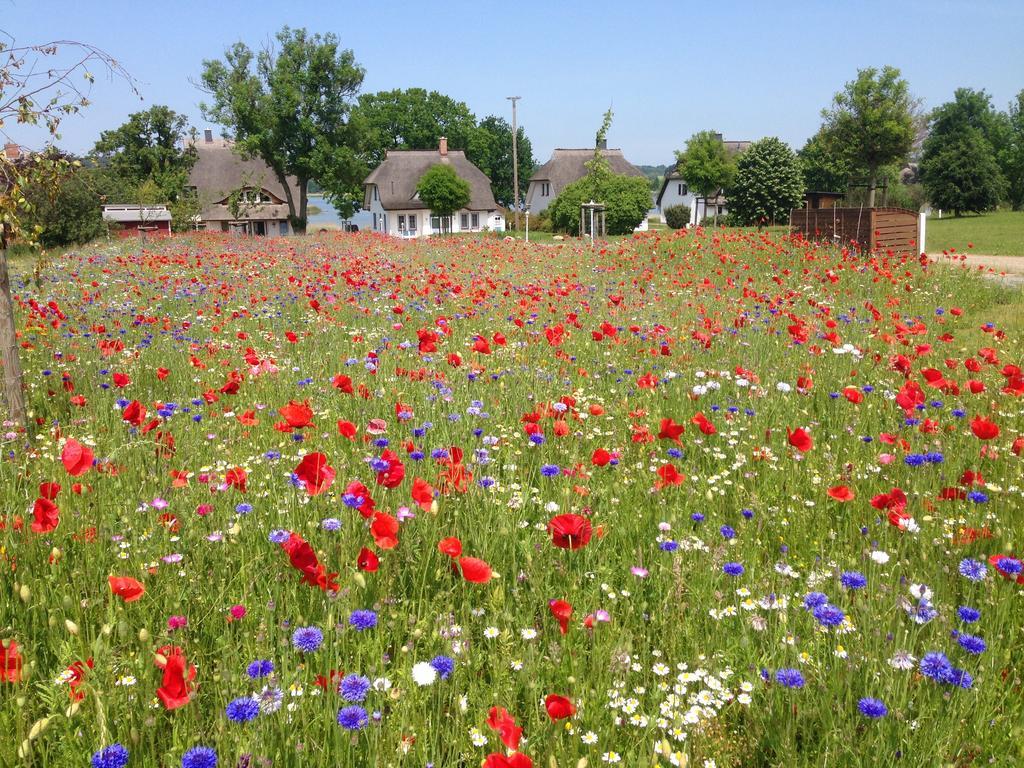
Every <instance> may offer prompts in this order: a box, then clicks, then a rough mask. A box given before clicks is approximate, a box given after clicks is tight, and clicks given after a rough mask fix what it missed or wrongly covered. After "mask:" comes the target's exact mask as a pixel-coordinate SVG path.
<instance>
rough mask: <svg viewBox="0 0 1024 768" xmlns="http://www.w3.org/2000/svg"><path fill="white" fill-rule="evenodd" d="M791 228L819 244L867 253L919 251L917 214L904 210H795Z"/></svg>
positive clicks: (790, 217) (790, 222) (791, 219)
mask: <svg viewBox="0 0 1024 768" xmlns="http://www.w3.org/2000/svg"><path fill="white" fill-rule="evenodd" d="M789 227H790V230H791V231H792V232H793V233H794V234H796V233H799V234H801V235H803V237H804V238H805V239H807V240H813V241H817V242H824V243H832V244H835V245H840V246H854V247H856V248H860V249H861V250H865V251H892V252H893V253H911V254H917V253H918V252H919V248H918V243H917V237H918V230H917V228H918V214H917V213H916V212H914V211H908V210H906V209H905V208H817V209H815V208H794V209H793V210H792V211H790V214H789Z"/></svg>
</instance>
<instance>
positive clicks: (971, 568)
mask: <svg viewBox="0 0 1024 768" xmlns="http://www.w3.org/2000/svg"><path fill="white" fill-rule="evenodd" d="M957 570H959V571H960V575H961V576H963V577H964V578H965V579H970V580H971V581H984V579H985V564H984V563H983V562H981V561H980V560H972V559H971V558H969V557H965V558H964V559H963V560H961V561H960V567H959V568H958V569H957Z"/></svg>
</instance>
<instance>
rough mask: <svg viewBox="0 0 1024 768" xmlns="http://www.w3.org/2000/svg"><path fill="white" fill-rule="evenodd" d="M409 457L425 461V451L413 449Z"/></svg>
mask: <svg viewBox="0 0 1024 768" xmlns="http://www.w3.org/2000/svg"><path fill="white" fill-rule="evenodd" d="M409 458H410V459H412V460H413V461H423V451H413V452H412V453H410V454H409Z"/></svg>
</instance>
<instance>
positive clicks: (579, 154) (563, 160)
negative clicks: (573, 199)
mask: <svg viewBox="0 0 1024 768" xmlns="http://www.w3.org/2000/svg"><path fill="white" fill-rule="evenodd" d="M601 154H602V155H604V157H605V159H606V160H607V161H608V164H609V165H610V166H611V169H612V172H613V173H618V174H621V175H624V176H643V175H644V174H643V171H641V170H640V169H639V168H637V167H636V166H635V165H633V164H632V163H630V162H629V161H628V160H626V158H625V157H624V156H623V154H622V150H621V149H602V150H601ZM593 157H594V150H593V149H556V150H555V151H554V152H552V153H551V159H550V160H548V161H547V162H546V163H544V165H542V166H541V167H540V168H538V169H537V170H536V172H535V173H534V174H533V176H531V177H530V183H531V184H532V183H533V182H535V181H546V182H548V183H550V184H551V186H552V188H553V192H552V194H553V195H557V194H558V193H559V192H561V191H562V190H563V189H565V187H566V185H567V184H571V183H572V182H574V181H576V180H577V179H582V178H583V177H584V176H586V175H587V165H586V164H587V163H588V162H589V161H590V160H592V159H593Z"/></svg>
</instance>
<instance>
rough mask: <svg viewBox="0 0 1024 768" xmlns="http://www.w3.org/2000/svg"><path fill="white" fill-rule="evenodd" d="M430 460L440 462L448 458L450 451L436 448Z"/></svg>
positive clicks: (431, 453)
mask: <svg viewBox="0 0 1024 768" xmlns="http://www.w3.org/2000/svg"><path fill="white" fill-rule="evenodd" d="M430 458H432V459H434V460H436V461H440V460H441V459H447V458H448V450H447V449H446V448H435V449H434V450H432V451H431V452H430Z"/></svg>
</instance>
